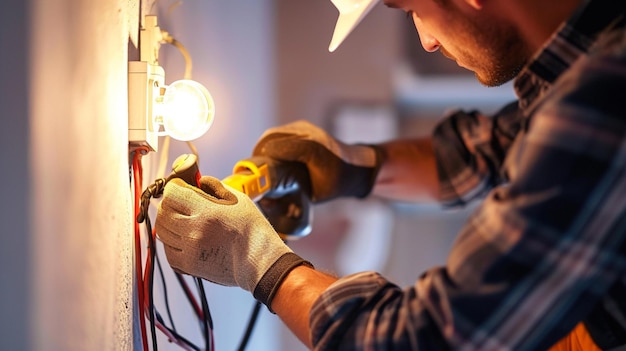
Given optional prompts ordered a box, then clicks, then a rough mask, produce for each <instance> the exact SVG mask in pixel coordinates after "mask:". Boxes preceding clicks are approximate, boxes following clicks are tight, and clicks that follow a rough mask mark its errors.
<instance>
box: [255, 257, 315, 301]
mask: <svg viewBox="0 0 626 351" xmlns="http://www.w3.org/2000/svg"><path fill="white" fill-rule="evenodd" d="M302 265H304V266H307V267H311V268H313V265H312V264H311V263H310V262H308V261H306V260H304V259H303V258H301V257H300V256H298V255H296V254H295V253H293V252H287V253H285V254H283V255H282V256H280V257H279V258H278V260H276V262H274V264H272V266H270V268H269V269H268V270H267V271H266V272H265V274H263V276H262V277H261V280H259V283H258V284H257V285H256V287H255V288H254V292H253V296H254V298H255V299H257V300H259V301H261V302H262V303H263V304H265V306H267V308H268V309H269V310H270V312H272V313H274V311H273V310H272V307H271V306H272V300H273V299H274V295H276V292H277V291H278V287H279V286H280V284H281V283H282V282H283V280H284V279H285V278H286V277H287V274H289V272H291V270H292V269H294V268H296V267H298V266H302Z"/></svg>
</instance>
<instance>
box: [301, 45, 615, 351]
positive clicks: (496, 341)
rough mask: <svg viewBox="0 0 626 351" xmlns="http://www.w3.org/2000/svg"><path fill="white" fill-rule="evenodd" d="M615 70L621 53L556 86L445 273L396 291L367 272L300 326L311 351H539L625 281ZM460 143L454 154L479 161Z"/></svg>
mask: <svg viewBox="0 0 626 351" xmlns="http://www.w3.org/2000/svg"><path fill="white" fill-rule="evenodd" d="M624 67H626V53H624V54H623V55H622V56H621V58H620V59H619V60H616V58H615V57H612V56H611V57H605V58H603V59H597V60H595V61H592V62H585V61H583V62H581V63H579V66H577V68H576V70H574V71H573V72H572V73H571V74H569V75H567V76H566V77H564V78H563V79H561V80H560V81H559V83H558V84H559V86H558V88H557V89H553V92H552V93H551V94H550V96H547V97H546V98H545V100H544V102H543V104H542V105H541V106H540V107H539V108H538V109H537V110H535V111H534V112H533V115H532V119H531V120H529V123H528V126H527V128H524V129H523V130H522V131H520V132H519V133H518V135H517V137H516V138H515V140H514V142H513V143H512V144H511V145H509V146H507V147H508V154H507V157H506V158H505V159H504V161H500V162H504V163H503V164H502V169H503V170H504V171H505V172H506V175H507V177H508V179H509V181H508V182H507V183H506V184H501V185H498V186H496V187H495V188H493V189H492V190H491V191H489V192H488V193H487V195H486V197H485V198H484V201H483V202H482V203H481V204H480V206H478V208H477V209H476V211H475V212H474V213H473V214H472V215H471V216H470V218H469V219H468V221H467V223H466V225H465V226H464V227H463V228H462V230H461V231H460V233H459V235H458V236H457V240H456V241H455V243H454V245H453V247H452V249H451V252H450V254H449V256H448V259H447V262H446V265H445V266H443V267H437V268H433V269H431V270H429V271H427V272H425V273H424V274H422V275H421V277H420V278H419V279H418V280H417V281H416V283H415V284H414V285H413V286H410V287H408V288H406V289H401V288H399V287H397V286H395V285H393V284H392V283H390V282H388V281H387V280H385V279H384V278H383V277H381V276H380V275H378V274H376V273H371V272H366V273H359V274H356V275H352V276H349V277H345V278H343V279H340V280H339V281H337V282H336V283H335V284H333V286H331V287H330V288H329V289H328V290H327V291H325V292H324V293H323V294H322V296H321V297H320V298H319V299H318V300H317V301H316V303H315V305H314V307H313V309H312V311H311V316H310V322H311V328H312V337H313V343H314V348H315V350H421V351H424V350H446V349H460V350H467V351H471V350H481V351H485V350H545V349H547V348H549V347H550V346H551V345H552V344H553V343H555V342H556V341H558V340H559V339H560V338H561V337H563V336H564V335H565V334H567V332H568V331H569V330H571V329H572V328H573V327H574V326H575V325H576V324H577V323H578V322H580V321H581V320H582V319H583V318H584V317H585V316H586V315H587V314H588V313H589V312H590V311H591V310H592V308H593V307H594V305H595V304H596V303H597V302H598V301H599V300H600V299H601V298H602V297H603V296H604V295H605V294H607V291H609V289H610V287H611V286H612V285H613V284H615V283H616V282H617V281H618V280H619V279H623V276H624V272H625V271H626V258H625V257H626V240H625V237H626V236H625V235H624V233H626V119H625V118H624V111H626V101H625V100H624V98H623V95H622V94H616V93H615V92H618V91H620V92H624V91H626V71H625V70H624ZM460 119H462V120H465V117H463V118H460ZM479 119H480V118H478V117H476V116H474V117H470V124H472V123H475V124H477V125H480V124H481V123H482V122H481V121H479ZM453 129H454V128H453ZM470 129H471V128H470ZM479 129H481V130H482V128H479ZM455 130H458V131H460V130H466V129H465V128H456V129H455ZM463 135H464V134H463V133H460V136H459V138H458V140H462V139H463V140H464V142H459V143H458V144H456V145H455V146H454V147H453V152H454V150H456V149H455V148H458V150H460V151H458V152H457V154H458V155H461V156H463V153H465V152H468V153H470V154H472V155H474V154H480V153H477V152H473V151H472V152H469V151H467V150H471V148H472V147H474V148H475V149H476V145H478V144H480V143H475V142H468V141H467V140H471V139H472V138H469V139H468V138H467V137H464V136H463ZM472 135H473V134H472ZM478 139H480V138H478ZM487 139H489V138H487ZM472 145H473V146H472ZM472 157H473V156H472ZM481 157H482V155H481ZM479 159H480V157H479ZM482 159H483V160H487V159H489V160H492V159H498V158H497V157H496V158H490V157H487V158H482ZM470 163H471V162H470ZM475 163H476V166H475V167H474V168H475V169H476V170H481V169H489V168H490V167H495V165H494V166H492V165H482V164H479V163H480V162H479V161H478V160H477V161H475ZM450 169H452V168H450ZM478 173H481V172H478ZM491 173H492V171H485V172H484V174H491ZM450 174H451V178H456V179H462V177H461V178H459V177H460V175H461V174H462V172H460V171H455V170H454V169H452V171H451V172H450ZM487 178H489V176H487ZM451 183H455V182H454V181H453V182H451ZM453 188H455V189H460V188H464V187H459V186H457V185H454V186H453ZM459 193H464V191H459Z"/></svg>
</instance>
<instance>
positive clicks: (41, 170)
mask: <svg viewBox="0 0 626 351" xmlns="http://www.w3.org/2000/svg"><path fill="white" fill-rule="evenodd" d="M133 3H135V4H136V2H133V1H128V2H127V1H123V0H119V1H111V0H95V1H88V2H85V1H78V0H60V1H54V2H52V1H44V0H41V1H39V0H35V1H30V2H22V1H8V2H6V1H3V2H2V5H1V6H2V9H1V10H0V14H1V15H0V17H1V18H0V19H1V20H0V23H1V24H0V26H1V27H0V33H1V34H0V35H1V37H2V40H1V41H0V43H1V44H0V57H1V59H0V62H2V65H1V67H2V68H0V72H1V75H0V93H1V95H2V98H1V100H0V101H1V103H0V114H1V115H2V121H3V127H2V128H1V130H2V132H1V133H2V135H1V138H0V140H1V141H0V143H1V148H0V150H1V151H0V155H1V156H2V158H1V162H2V164H3V166H2V169H3V171H5V177H3V182H2V196H1V197H0V198H1V199H2V200H0V201H1V203H2V211H0V212H1V213H2V215H1V216H2V218H1V219H0V222H2V223H3V224H2V228H3V230H2V236H1V238H0V241H1V242H0V248H1V249H0V250H2V252H1V253H0V257H1V258H0V260H2V262H1V264H0V272H1V280H2V281H1V286H2V290H1V292H0V301H1V302H0V303H1V307H0V310H1V311H2V313H0V330H1V331H0V333H1V338H0V349H3V350H53V351H54V350H124V349H126V350H128V349H132V331H131V325H132V324H131V316H132V314H131V311H132V303H131V289H132V285H131V281H130V279H131V274H130V272H131V264H130V262H131V257H132V251H131V248H132V246H131V242H132V241H131V239H132V237H131V228H132V227H131V215H130V213H131V212H130V208H131V207H130V191H129V179H128V156H127V152H128V151H127V143H128V140H127V119H126V114H127V112H126V100H127V97H126V65H127V63H126V62H127V59H126V51H127V50H126V49H127V40H128V39H127V38H128V20H127V19H128V18H129V17H128V16H129V6H128V5H132V4H133ZM94 38H95V39H94Z"/></svg>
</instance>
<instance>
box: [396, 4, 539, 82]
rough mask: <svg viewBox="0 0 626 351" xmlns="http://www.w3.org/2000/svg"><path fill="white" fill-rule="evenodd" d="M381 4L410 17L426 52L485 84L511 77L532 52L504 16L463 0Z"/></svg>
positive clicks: (517, 71)
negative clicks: (465, 71) (468, 71)
mask: <svg viewBox="0 0 626 351" xmlns="http://www.w3.org/2000/svg"><path fill="white" fill-rule="evenodd" d="M385 4H386V5H387V6H389V7H395V8H401V9H403V10H405V11H406V12H407V13H408V14H409V15H410V16H411V18H412V20H413V23H414V24H415V28H416V29H417V31H418V33H419V36H420V40H421V42H422V46H423V47H424V49H425V50H426V51H428V52H434V51H437V50H440V51H441V53H442V54H443V55H444V56H446V57H448V58H449V59H451V60H454V61H456V63H457V64H458V65H459V66H461V67H464V68H466V69H468V70H471V71H473V72H474V73H475V74H476V78H477V79H478V81H480V82H481V83H482V84H484V85H486V86H498V85H501V84H504V83H506V82H507V81H509V80H511V79H513V78H514V77H515V76H516V75H517V74H518V73H519V71H520V70H521V69H522V67H523V66H524V64H525V63H526V62H527V61H528V59H529V58H530V55H531V54H532V52H530V51H531V50H529V49H528V47H527V46H526V44H525V42H524V41H523V40H522V36H521V35H520V34H519V32H518V31H517V29H516V28H515V27H514V26H512V25H511V24H509V23H508V22H507V21H505V19H504V18H505V17H503V16H494V15H492V14H489V12H488V11H484V10H483V9H480V10H477V9H475V8H473V7H471V6H469V5H467V3H465V0H385Z"/></svg>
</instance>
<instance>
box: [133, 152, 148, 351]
mask: <svg viewBox="0 0 626 351" xmlns="http://www.w3.org/2000/svg"><path fill="white" fill-rule="evenodd" d="M141 156H142V155H141V150H139V149H137V150H135V152H134V155H133V162H132V169H133V184H134V194H135V195H134V202H135V206H134V207H135V216H134V218H133V219H134V220H133V222H134V223H135V275H136V277H137V300H138V307H139V316H140V318H139V325H140V327H141V342H142V344H143V349H144V350H146V351H147V350H148V335H147V332H146V320H145V318H144V313H145V310H144V303H145V295H144V292H145V291H144V288H145V287H144V280H143V274H142V266H143V264H142V260H141V251H142V250H141V228H140V226H139V223H138V222H137V215H139V211H141V205H140V202H141V193H142V178H143V167H142V164H141Z"/></svg>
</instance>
